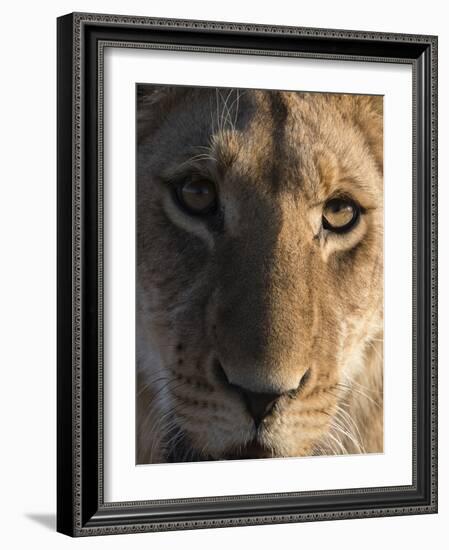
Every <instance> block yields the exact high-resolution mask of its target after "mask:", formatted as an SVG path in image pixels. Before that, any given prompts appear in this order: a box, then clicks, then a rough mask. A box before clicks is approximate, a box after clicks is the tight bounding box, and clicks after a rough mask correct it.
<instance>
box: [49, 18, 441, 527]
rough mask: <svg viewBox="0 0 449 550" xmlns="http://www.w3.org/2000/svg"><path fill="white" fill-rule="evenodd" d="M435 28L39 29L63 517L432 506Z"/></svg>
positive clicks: (93, 522) (157, 521)
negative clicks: (50, 128) (49, 144)
mask: <svg viewBox="0 0 449 550" xmlns="http://www.w3.org/2000/svg"><path fill="white" fill-rule="evenodd" d="M436 166H437V38H436V37H435V36H424V35H403V34H384V33H374V32H362V31H346V30H345V31H343V30H329V29H311V28H294V27H274V26H263V25H249V24H239V23H220V22H205V21H181V20H170V19H163V20H161V19H153V18H148V17H131V16H130V17H127V16H114V15H99V14H83V13H76V14H70V15H66V16H63V17H60V18H59V19H58V510H57V529H58V531H60V532H62V533H65V534H68V535H71V536H87V535H102V534H116V533H131V532H143V531H160V530H175V529H196V528H210V527H221V526H238V525H258V524H266V523H284V522H301V521H314V520H329V519H339V518H363V517H373V516H390V515H403V514H420V513H435V512H436V511H437V395H436V392H437V351H436V348H437V266H436V262H437V229H436V228H437V226H436V216H437V206H436V201H437V168H436Z"/></svg>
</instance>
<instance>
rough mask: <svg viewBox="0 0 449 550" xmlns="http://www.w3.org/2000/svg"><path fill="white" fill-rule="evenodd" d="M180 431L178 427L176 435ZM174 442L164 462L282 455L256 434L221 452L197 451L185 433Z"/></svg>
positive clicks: (241, 458)
mask: <svg viewBox="0 0 449 550" xmlns="http://www.w3.org/2000/svg"><path fill="white" fill-rule="evenodd" d="M181 433H182V432H181V430H180V429H179V431H178V435H180V434H181ZM175 439H176V442H175V443H173V444H171V446H170V447H169V448H168V449H167V451H166V455H165V461H166V462H170V463H173V462H202V461H207V460H243V459H251V458H279V457H281V456H282V455H281V454H279V453H277V452H276V451H275V450H274V449H273V448H268V447H267V446H265V445H264V444H263V443H261V442H260V441H259V440H258V438H257V436H256V437H255V438H254V439H253V440H252V441H250V442H248V443H245V444H243V445H239V446H235V447H232V448H228V449H224V450H223V451H221V452H214V453H207V452H204V451H199V450H198V449H196V448H195V447H194V445H193V444H192V443H191V442H190V441H189V439H188V438H187V437H186V435H185V434H183V435H182V437H177V438H175Z"/></svg>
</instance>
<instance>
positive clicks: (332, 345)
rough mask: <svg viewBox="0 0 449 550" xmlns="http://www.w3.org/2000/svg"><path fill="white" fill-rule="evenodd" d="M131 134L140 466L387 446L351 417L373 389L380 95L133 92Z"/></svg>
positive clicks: (378, 316) (379, 297)
mask: <svg viewBox="0 0 449 550" xmlns="http://www.w3.org/2000/svg"><path fill="white" fill-rule="evenodd" d="M138 133H139V135H138V160H137V169H138V175H137V178H138V179H137V185H138V187H137V256H138V264H137V285H138V291H137V309H138V326H139V335H138V354H139V388H138V389H139V396H140V401H139V402H138V413H139V418H140V419H141V421H140V424H139V426H138V430H139V434H138V438H139V443H138V446H141V447H142V451H141V453H140V455H141V456H144V457H145V459H144V460H143V461H145V462H148V461H154V462H160V461H181V460H201V459H225V458H244V457H247V458H256V457H286V456H305V455H312V454H328V453H336V452H342V451H341V449H344V450H348V449H349V448H350V447H351V445H352V447H351V451H352V452H364V451H367V450H368V451H370V450H375V451H376V450H377V451H379V450H382V449H381V448H378V447H379V443H377V444H376V445H377V447H376V448H374V449H373V448H370V446H369V444H368V443H367V442H368V439H366V440H365V441H363V437H361V436H360V437H358V436H357V437H355V434H356V431H355V429H351V426H352V428H353V427H354V425H355V426H356V428H357V432H358V434H359V435H360V434H361V432H363V431H365V432H369V431H370V430H372V429H373V426H370V422H371V420H370V419H371V418H373V415H374V411H371V413H370V414H365V413H366V410H365V409H366V407H365V409H363V407H359V412H360V411H362V412H363V410H365V413H363V414H362V412H360V417H359V419H357V418H351V419H350V421H351V423H352V424H351V423H350V422H349V420H346V422H344V421H343V420H344V418H345V416H344V415H346V417H350V416H352V412H353V410H356V408H357V407H356V406H355V405H356V404H357V399H356V397H357V396H356V393H355V392H354V391H353V390H354V388H355V387H356V386H355V384H359V386H360V384H364V381H373V380H374V379H375V385H376V388H379V387H381V382H380V381H379V376H380V378H381V370H380V375H378V376H377V378H376V376H375V375H374V374H373V368H374V367H373V366H372V364H371V363H370V360H369V358H370V354H372V350H373V349H375V348H376V346H377V345H376V342H377V341H379V340H380V338H381V337H382V311H383V309H382V304H383V291H382V279H383V262H382V241H383V238H382V221H383V206H382V201H383V192H382V147H383V144H382V99H381V98H377V97H367V96H344V95H331V94H310V93H297V92H273V91H248V90H245V91H242V90H224V89H208V88H204V89H192V88H167V87H161V88H155V87H148V86H141V87H140V89H139V102H138ZM378 353H379V351H378V350H377V354H378ZM378 370H379V369H377V371H376V372H378ZM371 388H372V384H371V386H370V388H367V390H366V391H371ZM364 393H366V392H364V391H359V394H360V395H359V397H360V396H361V395H363V394H364ZM360 399H361V398H360ZM345 404H346V405H348V404H349V405H348V406H349V407H352V408H345V407H344V405H345ZM351 404H352V405H351ZM354 404H355V405H354ZM359 404H360V403H359ZM353 405H354V406H353ZM362 409H363V410H362ZM377 416H378V415H377ZM357 422H358V424H357ZM376 422H377V425H378V424H379V420H378V418H377V420H376ZM360 423H362V424H363V425H362V426H360V425H359V424H360ZM373 425H374V424H373ZM338 427H339V429H338ZM367 447H368V448H367ZM145 449H146V450H145Z"/></svg>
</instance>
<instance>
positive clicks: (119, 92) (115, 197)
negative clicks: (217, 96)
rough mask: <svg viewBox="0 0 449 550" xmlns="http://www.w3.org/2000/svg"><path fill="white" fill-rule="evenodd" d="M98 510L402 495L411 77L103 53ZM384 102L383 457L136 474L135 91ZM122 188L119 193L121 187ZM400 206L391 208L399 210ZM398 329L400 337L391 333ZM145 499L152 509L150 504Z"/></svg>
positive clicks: (326, 64)
mask: <svg viewBox="0 0 449 550" xmlns="http://www.w3.org/2000/svg"><path fill="white" fill-rule="evenodd" d="M104 70H105V90H104V101H105V113H104V121H105V150H104V160H105V168H104V175H105V183H104V193H105V209H104V210H105V256H104V258H105V300H104V303H105V315H104V316H105V334H104V342H105V352H104V367H105V368H104V380H105V385H104V405H105V424H104V425H105V453H104V457H105V463H104V475H105V488H104V496H105V500H106V501H109V502H110V501H134V500H146V499H148V498H152V499H165V498H179V497H199V496H218V495H232V494H234V495H236V494H250V493H276V492H279V493H280V492H288V491H316V490H320V489H324V490H325V489H347V488H352V487H370V486H384V485H385V486H387V485H410V484H411V482H412V481H411V480H412V477H411V466H412V458H411V452H412V444H411V414H412V411H411V404H412V403H411V399H410V395H411V374H412V369H411V365H412V358H411V341H412V335H411V328H412V324H411V321H410V320H411V317H412V302H411V296H412V272H411V269H410V265H411V262H412V210H411V209H412V186H411V184H410V182H411V178H412V172H411V163H410V158H411V155H412V116H411V107H412V94H411V90H412V70H411V67H410V66H409V65H398V64H395V65H393V64H388V65H387V64H385V63H353V62H351V63H349V62H347V61H323V60H321V61H319V60H316V59H313V60H312V59H298V58H296V59H295V58H283V59H278V58H273V57H254V56H245V55H238V56H223V55H220V54H198V53H187V52H166V51H163V52H161V51H154V50H142V49H140V50H136V49H118V48H107V50H106V53H105V62H104ZM136 82H162V83H171V84H186V83H188V84H197V85H208V86H211V85H213V86H224V85H226V86H231V87H232V86H240V87H243V88H255V87H270V86H271V87H273V86H276V87H279V88H280V89H284V90H285V89H296V90H314V91H317V90H321V91H328V92H350V93H361V94H363V93H372V94H381V95H383V96H384V99H383V103H384V106H383V107H384V120H385V122H384V141H385V143H384V149H385V154H384V203H385V222H384V231H385V233H384V235H385V246H384V268H385V285H384V289H385V307H384V319H385V346H384V390H385V391H384V411H385V430H384V434H385V438H384V452H383V453H380V454H368V455H356V456H351V457H341V456H340V457H320V458H319V459H318V458H316V457H313V458H305V457H303V458H288V459H276V460H255V461H253V460H243V461H234V460H228V461H216V462H215V461H213V462H201V463H196V464H164V465H163V464H159V465H154V464H150V465H141V466H137V467H136V466H135V452H134V449H135V433H136V431H135V396H136V390H135V387H136V386H135V356H136V352H135V328H134V321H135V316H136V315H135V269H134V267H135V257H134V251H135V216H134V214H135V185H134V183H135V140H134V136H135V124H134V122H135V93H136V92H135V85H136V84H135V83H136ZM123 182H127V185H123ZM398 205H401V206H402V207H401V208H398ZM397 327H401V330H400V331H399V332H398V330H397ZM150 494H151V497H150Z"/></svg>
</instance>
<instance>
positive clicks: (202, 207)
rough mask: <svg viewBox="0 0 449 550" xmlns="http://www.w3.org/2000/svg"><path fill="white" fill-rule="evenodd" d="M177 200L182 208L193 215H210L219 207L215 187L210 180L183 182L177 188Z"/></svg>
mask: <svg viewBox="0 0 449 550" xmlns="http://www.w3.org/2000/svg"><path fill="white" fill-rule="evenodd" d="M176 198H177V199H178V202H179V204H180V205H181V206H182V208H184V210H186V211H187V212H188V213H189V214H193V215H202V214H203V215H204V214H209V213H211V212H212V211H213V210H215V208H216V206H217V192H216V189H215V185H214V184H213V183H212V182H211V181H209V180H188V181H185V182H183V183H182V184H180V185H178V186H177V188H176Z"/></svg>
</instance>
